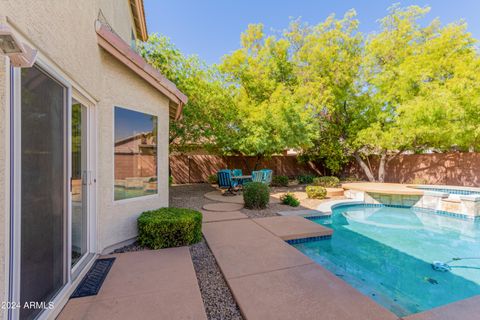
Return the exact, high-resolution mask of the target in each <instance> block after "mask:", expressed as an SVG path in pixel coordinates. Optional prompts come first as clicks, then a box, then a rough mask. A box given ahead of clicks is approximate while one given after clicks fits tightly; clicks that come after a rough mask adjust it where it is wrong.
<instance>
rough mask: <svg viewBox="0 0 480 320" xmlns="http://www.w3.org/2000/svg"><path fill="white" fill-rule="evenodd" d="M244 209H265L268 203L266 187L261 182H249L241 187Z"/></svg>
mask: <svg viewBox="0 0 480 320" xmlns="http://www.w3.org/2000/svg"><path fill="white" fill-rule="evenodd" d="M243 201H244V202H245V208H248V209H265V208H266V207H267V205H268V203H269V201H270V192H269V190H268V186H267V185H266V184H263V183H261V182H249V183H247V184H245V185H244V186H243Z"/></svg>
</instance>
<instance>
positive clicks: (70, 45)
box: [0, 0, 169, 319]
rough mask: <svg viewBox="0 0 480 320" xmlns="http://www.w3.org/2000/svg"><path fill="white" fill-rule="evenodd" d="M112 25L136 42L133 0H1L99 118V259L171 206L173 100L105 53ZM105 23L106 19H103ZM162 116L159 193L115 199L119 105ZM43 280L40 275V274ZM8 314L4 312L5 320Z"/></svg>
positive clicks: (1, 280) (19, 30)
mask: <svg viewBox="0 0 480 320" xmlns="http://www.w3.org/2000/svg"><path fill="white" fill-rule="evenodd" d="M99 14H101V15H103V17H104V18H105V20H106V22H108V24H109V25H110V26H111V27H112V28H113V30H114V32H115V33H116V34H117V35H119V36H120V37H121V38H122V39H123V40H124V41H125V42H126V43H128V44H130V41H131V34H132V31H133V32H135V31H134V30H135V28H134V26H133V18H132V13H131V9H130V5H129V1H128V0H82V1H70V0H67V1H31V0H2V1H0V15H2V16H4V17H3V18H1V20H0V23H4V24H6V25H8V26H9V27H10V28H11V29H12V30H13V31H14V32H15V33H16V35H17V36H18V37H19V38H20V39H21V40H22V41H24V42H25V43H27V44H29V45H30V46H31V47H33V48H35V49H37V50H38V52H39V55H38V59H40V60H41V61H42V62H44V63H45V64H47V65H48V66H49V67H51V68H52V69H53V70H54V71H55V72H56V73H58V74H59V75H60V76H61V77H62V78H64V79H66V80H67V81H68V82H69V83H70V84H71V85H72V91H73V92H74V93H75V92H76V93H77V95H78V96H79V98H81V99H83V100H82V102H86V103H87V104H88V105H89V106H90V107H92V108H94V110H95V111H94V114H95V118H96V123H95V124H94V125H95V128H96V137H95V141H96V157H95V158H96V186H95V188H96V195H95V198H96V212H95V214H96V230H95V231H94V232H95V234H96V247H95V252H96V253H101V252H103V251H105V250H106V249H108V248H111V247H112V246H115V245H116V244H118V243H122V242H124V241H127V240H130V239H132V238H135V236H136V235H137V231H136V218H137V217H138V215H139V214H140V213H141V212H142V211H145V210H150V209H154V208H158V207H164V206H168V122H169V99H168V98H167V97H166V96H165V95H163V94H162V93H161V92H159V91H158V90H157V89H155V88H154V87H153V86H151V85H150V84H148V83H147V82H146V81H145V80H143V79H142V78H141V77H140V76H138V75H137V74H135V73H134V72H132V70H130V69H129V68H128V67H127V66H125V65H124V64H122V63H121V62H119V61H118V60H117V59H115V58H114V57H113V56H112V55H110V54H109V53H107V52H106V51H104V50H103V49H102V48H100V47H99V45H98V43H97V34H96V31H95V21H96V20H97V18H98V17H99ZM102 19H103V18H102ZM8 70H9V63H8V59H7V58H6V57H5V56H4V55H3V54H1V52H0V137H1V138H0V188H1V190H0V207H2V208H4V209H3V210H2V214H0V301H5V300H6V297H7V292H8V291H7V285H8V281H7V278H8V267H7V266H8V261H7V260H8V248H9V239H10V235H9V231H8V230H9V221H8V219H9V215H10V212H9V211H10V209H9V200H8V199H9V197H10V190H9V183H10V181H9V178H8V177H9V167H8V165H9V163H8V161H7V160H8V159H9V151H8V150H9V148H10V146H9V143H8V141H9V139H10V136H9V132H8V131H9V129H8V128H9V112H8V109H9V102H8V101H9V100H8V99H9V94H8V87H7V81H9V72H8ZM115 106H120V107H124V108H128V109H133V110H135V111H140V112H144V113H148V114H151V115H155V116H157V117H158V181H159V182H158V183H159V184H158V195H152V196H148V197H143V198H134V199H128V200H123V201H119V202H118V201H117V202H115V201H114V198H113V197H114V188H113V183H114V168H113V163H114V159H113V158H114V154H113V142H114V137H113V135H114V107H115ZM39 276H41V275H39ZM5 317H6V313H5V311H4V310H0V319H2V318H5Z"/></svg>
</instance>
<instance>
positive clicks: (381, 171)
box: [378, 151, 387, 182]
mask: <svg viewBox="0 0 480 320" xmlns="http://www.w3.org/2000/svg"><path fill="white" fill-rule="evenodd" d="M386 163H387V152H386V151H385V152H382V155H381V156H380V163H379V165H378V182H385V166H386Z"/></svg>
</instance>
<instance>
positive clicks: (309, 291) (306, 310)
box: [203, 200, 480, 320]
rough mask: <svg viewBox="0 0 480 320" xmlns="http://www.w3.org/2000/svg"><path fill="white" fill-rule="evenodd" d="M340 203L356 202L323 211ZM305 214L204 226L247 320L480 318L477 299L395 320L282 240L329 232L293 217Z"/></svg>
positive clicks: (210, 244) (327, 203) (215, 221)
mask: <svg viewBox="0 0 480 320" xmlns="http://www.w3.org/2000/svg"><path fill="white" fill-rule="evenodd" d="M339 203H358V201H351V200H342V201H338V200H333V201H328V202H326V203H325V205H324V207H322V208H321V209H323V210H322V211H323V213H327V212H329V211H331V206H332V205H335V204H339ZM303 211H305V212H303ZM303 211H298V212H295V211H292V212H295V215H289V214H285V216H278V217H267V218H255V219H248V218H243V217H242V218H241V219H239V218H238V217H237V216H232V217H231V218H230V219H229V218H228V216H227V215H225V219H222V220H212V221H210V222H206V223H205V224H204V225H203V233H204V236H205V239H206V240H207V243H208V245H209V247H210V249H211V250H212V252H213V254H214V256H215V259H216V260H217V263H218V265H219V267H220V269H221V271H222V273H223V275H224V277H225V279H226V281H227V283H228V286H229V287H230V289H231V291H232V293H233V295H234V297H235V300H236V301H237V304H238V305H239V307H240V310H241V312H242V315H243V316H244V318H245V319H247V320H252V319H253V320H256V319H258V320H264V319H265V320H269V319H272V320H273V319H275V320H277V319H279V320H282V319H285V320H287V319H306V320H308V319H325V320H353V319H355V320H377V319H378V320H390V319H392V320H393V319H397V320H400V319H402V320H457V319H458V320H476V319H479V316H478V315H479V314H480V296H475V297H472V298H470V299H466V300H462V301H458V302H455V303H452V304H449V305H445V306H442V307H439V308H435V309H431V310H428V311H425V312H421V313H417V314H413V315H409V316H406V317H403V318H399V317H398V316H397V315H395V314H394V313H392V312H390V311H389V310H387V309H385V308H384V307H382V306H380V305H379V304H377V303H376V302H375V301H373V300H372V299H370V298H369V297H367V296H365V295H363V294H362V293H360V292H359V291H357V290H356V289H354V288H353V287H352V286H350V285H349V284H347V283H346V282H344V281H343V280H341V279H340V278H338V277H336V276H335V275H334V274H332V273H331V272H330V271H328V270H327V269H325V268H323V267H322V266H320V265H318V264H317V263H315V262H314V261H312V260H311V259H310V258H308V257H307V256H305V255H304V254H303V253H301V252H300V251H298V250H297V249H295V248H294V247H292V246H290V245H288V244H287V243H286V242H285V240H289V239H299V238H308V237H312V236H322V235H329V234H331V233H332V231H331V230H330V229H329V228H326V227H323V226H320V225H318V224H316V223H313V222H312V221H309V220H307V219H305V218H303V217H301V216H296V214H297V213H298V214H301V215H303V216H308V215H312V214H316V213H317V214H318V213H319V212H320V211H316V212H315V210H313V211H312V210H303ZM285 213H287V212H285ZM318 227H320V228H318Z"/></svg>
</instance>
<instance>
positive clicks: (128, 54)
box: [95, 20, 188, 120]
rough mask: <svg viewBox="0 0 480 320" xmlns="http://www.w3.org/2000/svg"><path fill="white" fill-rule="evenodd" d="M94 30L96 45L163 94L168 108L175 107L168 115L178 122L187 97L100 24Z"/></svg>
mask: <svg viewBox="0 0 480 320" xmlns="http://www.w3.org/2000/svg"><path fill="white" fill-rule="evenodd" d="M95 29H96V32H97V41H98V45H99V46H100V47H102V48H103V49H104V50H105V51H107V52H109V53H110V54H111V55H112V56H114V57H115V58H116V59H118V60H119V61H120V62H122V63H123V64H124V65H125V66H127V67H128V68H129V69H130V70H132V71H133V72H135V73H136V74H137V75H139V76H140V77H141V78H142V79H144V80H145V81H147V82H148V83H149V84H150V85H152V86H153V87H154V88H155V89H157V90H158V91H160V92H161V93H162V94H164V95H165V96H166V97H167V98H168V99H169V100H170V102H171V103H170V104H169V107H170V108H171V107H172V104H173V105H174V106H175V110H172V111H173V112H171V113H170V114H171V115H172V116H171V117H172V118H173V119H174V120H179V119H180V118H181V114H182V109H183V106H184V105H185V104H186V103H187V101H188V98H187V96H186V95H185V94H184V93H183V92H181V91H180V90H178V88H177V87H176V86H175V84H174V83H172V82H171V81H170V80H168V79H167V78H165V76H164V75H162V74H161V73H160V72H159V71H158V70H157V69H155V68H154V67H152V66H151V65H150V64H148V63H147V62H146V61H145V60H144V59H143V58H142V56H140V55H139V54H138V53H136V52H135V51H134V50H133V49H132V48H130V46H129V45H128V44H127V43H126V42H125V41H124V40H123V39H122V38H120V37H119V36H118V35H116V34H115V33H114V32H112V31H111V30H110V28H108V27H107V26H106V25H104V24H103V23H102V22H100V21H98V20H97V21H96V23H95Z"/></svg>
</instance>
